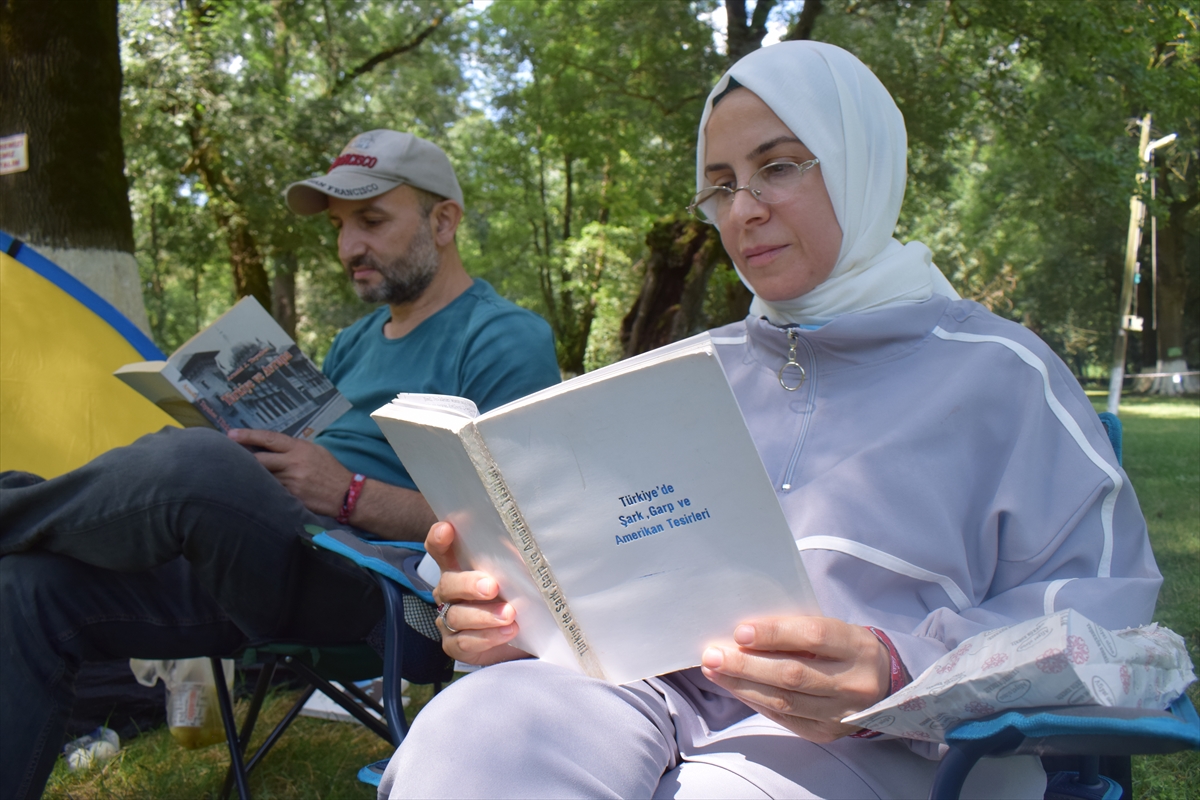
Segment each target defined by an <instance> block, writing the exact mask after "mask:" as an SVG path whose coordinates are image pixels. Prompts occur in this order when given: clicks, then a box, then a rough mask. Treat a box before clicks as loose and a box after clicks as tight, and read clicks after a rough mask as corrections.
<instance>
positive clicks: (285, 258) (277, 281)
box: [271, 250, 300, 339]
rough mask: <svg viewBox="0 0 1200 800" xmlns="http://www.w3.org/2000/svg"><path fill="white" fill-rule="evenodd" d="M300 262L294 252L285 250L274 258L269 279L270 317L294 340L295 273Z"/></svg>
mask: <svg viewBox="0 0 1200 800" xmlns="http://www.w3.org/2000/svg"><path fill="white" fill-rule="evenodd" d="M299 266H300V262H299V259H297V258H296V251H294V250H286V251H284V252H282V253H280V254H279V255H278V256H276V258H275V274H274V276H273V278H272V279H271V316H273V317H275V320H276V321H277V322H278V323H279V327H281V328H283V329H284V330H285V331H287V335H288V336H290V337H292V339H295V338H296V272H297V270H298V269H299Z"/></svg>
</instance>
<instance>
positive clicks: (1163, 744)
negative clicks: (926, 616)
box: [929, 695, 1200, 800]
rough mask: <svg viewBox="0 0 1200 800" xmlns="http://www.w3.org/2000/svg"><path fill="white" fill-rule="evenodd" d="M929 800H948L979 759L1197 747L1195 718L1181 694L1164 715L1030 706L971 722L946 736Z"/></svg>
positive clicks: (1199, 730)
mask: <svg viewBox="0 0 1200 800" xmlns="http://www.w3.org/2000/svg"><path fill="white" fill-rule="evenodd" d="M946 744H947V746H948V747H949V751H948V752H947V753H946V755H945V757H944V758H943V759H942V762H941V764H939V765H938V771H937V775H936V776H935V778H934V783H933V788H932V790H931V791H930V795H929V796H930V798H932V800H953V799H954V798H957V797H958V795H959V792H960V791H961V790H962V786H963V783H964V782H965V781H966V778H967V775H968V774H969V773H970V771H971V769H972V768H973V767H974V766H975V763H976V762H977V761H978V760H979V759H980V758H983V757H984V756H1005V755H1022V754H1034V755H1039V756H1041V755H1097V756H1125V755H1143V754H1156V753H1173V752H1175V751H1177V750H1187V749H1192V750H1196V749H1200V718H1198V717H1197V715H1196V709H1195V707H1193V706H1192V703H1191V701H1190V700H1189V699H1188V697H1187V695H1182V696H1180V697H1179V698H1178V699H1177V700H1176V701H1175V702H1174V703H1172V704H1171V705H1170V707H1168V708H1167V709H1166V710H1164V711H1149V710H1144V709H1131V708H1107V707H1102V706H1069V707H1063V708H1030V709H1022V710H1018V711H1006V712H1003V713H1001V714H996V715H994V716H991V717H987V718H985V719H980V720H972V721H971V722H965V723H963V724H962V725H959V726H958V727H956V728H954V729H953V730H951V731H948V732H947V733H946Z"/></svg>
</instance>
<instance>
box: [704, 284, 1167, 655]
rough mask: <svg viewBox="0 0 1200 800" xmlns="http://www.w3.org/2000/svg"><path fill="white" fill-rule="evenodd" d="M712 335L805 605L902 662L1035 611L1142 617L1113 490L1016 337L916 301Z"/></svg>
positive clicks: (1148, 607) (1012, 329) (984, 319)
mask: <svg viewBox="0 0 1200 800" xmlns="http://www.w3.org/2000/svg"><path fill="white" fill-rule="evenodd" d="M789 330H790V331H791V334H790V335H791V337H792V339H794V341H795V342H796V345H797V346H796V361H797V362H799V364H800V365H801V366H802V367H803V368H804V370H805V373H806V377H805V380H804V382H803V384H801V386H800V387H799V389H797V390H796V391H792V392H789V391H786V390H785V389H784V388H783V387H782V386H781V385H780V380H779V376H778V372H779V369H780V367H782V366H783V365H784V363H785V362H786V361H787V359H788V354H789ZM712 337H713V340H714V342H715V343H716V344H717V353H718V355H719V356H720V358H721V363H722V364H723V366H724V367H725V370H726V372H727V374H728V376H729V379H730V382H731V383H732V385H733V387H734V392H735V394H736V396H737V398H738V402H739V403H740V405H741V408H742V413H743V415H744V416H745V418H746V422H747V424H748V425H749V428H750V432H751V434H752V436H753V437H754V440H755V443H756V444H757V445H758V450H759V453H760V455H761V456H762V459H763V463H764V464H765V465H766V468H767V473H768V475H770V477H771V480H772V481H773V482H774V484H775V489H776V492H777V494H778V496H779V499H780V502H781V503H782V504H783V508H784V512H785V514H786V516H787V518H788V520H789V522H790V524H791V526H792V532H793V533H794V535H795V537H796V544H797V546H798V547H799V548H800V551H801V554H802V557H803V560H804V564H805V566H806V568H807V570H808V573H809V575H810V577H811V578H812V580H813V584H814V586H815V589H816V592H817V597H818V599H819V600H820V603H821V607H822V609H823V610H824V612H825V613H826V614H827V615H829V616H832V617H837V618H839V619H842V620H845V621H847V622H850V623H855V624H871V625H875V626H877V627H879V628H882V629H883V630H885V631H887V633H888V635H889V636H890V637H891V638H892V640H893V642H895V644H896V647H897V650H898V651H899V653H900V655H901V658H902V659H903V661H904V663H905V665H906V666H907V667H908V669H909V671H910V672H911V674H912V675H914V676H916V675H918V674H920V673H921V672H922V671H924V670H925V669H926V667H928V666H929V665H930V664H931V663H933V661H935V660H936V659H937V658H938V657H939V656H941V655H943V654H945V653H947V652H949V650H951V649H953V648H954V647H955V646H956V645H957V644H958V643H959V642H961V641H962V640H964V639H966V638H968V637H970V636H972V635H974V634H976V633H979V632H980V631H983V630H987V629H990V628H996V627H1000V626H1003V625H1007V624H1010V623H1012V622H1014V621H1017V620H1024V619H1030V618H1033V617H1038V616H1042V615H1043V614H1048V613H1050V612H1052V611H1055V610H1061V609H1064V608H1074V609H1077V610H1078V611H1079V612H1080V613H1082V614H1083V615H1084V616H1086V617H1088V618H1089V619H1092V620H1094V621H1095V622H1097V623H1099V624H1101V625H1104V626H1105V627H1108V628H1110V629H1117V628H1124V627H1128V626H1131V625H1139V624H1143V623H1146V622H1148V621H1149V620H1150V616H1151V614H1152V612H1153V611H1154V602H1155V599H1156V597H1157V594H1158V588H1159V584H1160V583H1161V582H1162V578H1161V575H1160V574H1159V572H1158V569H1157V567H1156V565H1155V563H1154V556H1153V555H1152V553H1151V551H1150V542H1149V539H1148V537H1147V534H1146V523H1145V520H1144V519H1143V517H1142V514H1141V511H1140V509H1139V508H1138V502H1137V498H1136V497H1135V495H1134V492H1133V488H1132V487H1131V486H1130V485H1129V479H1128V478H1127V477H1126V475H1125V472H1124V471H1123V470H1122V469H1121V467H1120V466H1118V465H1117V462H1116V457H1115V455H1114V454H1113V450H1112V447H1111V445H1110V443H1109V440H1108V437H1107V435H1106V433H1105V431H1104V428H1103V426H1102V424H1101V423H1100V421H1099V419H1098V417H1097V416H1096V413H1095V411H1094V410H1093V409H1092V406H1091V404H1090V403H1089V402H1088V399H1087V397H1086V396H1085V395H1084V393H1083V391H1082V389H1081V388H1080V386H1079V384H1078V382H1077V381H1076V380H1075V378H1074V377H1073V376H1072V375H1071V373H1070V372H1069V371H1068V369H1067V367H1066V365H1064V364H1063V363H1062V361H1061V360H1059V358H1058V357H1057V356H1055V355H1054V353H1053V352H1052V351H1051V350H1050V348H1049V347H1047V346H1046V344H1045V343H1044V342H1042V340H1041V339H1039V338H1038V337H1037V336H1036V335H1034V334H1033V333H1032V332H1030V331H1028V330H1026V329H1025V328H1023V327H1021V326H1020V325H1017V324H1015V323H1013V322H1009V321H1007V320H1004V319H1002V318H1000V317H997V316H996V315H994V314H992V313H990V312H989V311H987V310H986V309H984V308H983V307H982V306H980V305H978V304H976V303H973V302H970V301H965V300H958V301H951V300H948V299H947V298H945V297H934V298H932V299H930V300H927V301H925V302H922V303H916V304H903V305H893V306H889V307H885V308H882V309H878V310H871V311H863V312H858V313H854V314H847V315H844V316H841V317H838V318H836V319H834V320H833V321H832V322H829V323H828V324H826V325H824V326H823V327H821V328H820V329H818V330H815V331H806V330H800V329H781V328H777V327H775V326H773V325H771V324H770V323H768V322H767V321H766V320H763V319H747V320H745V321H744V322H739V323H735V324H733V325H729V326H726V327H724V328H720V329H717V330H715V331H712ZM785 378H786V379H787V381H788V383H789V385H794V384H795V383H796V381H797V380H798V378H799V371H798V370H795V369H794V368H791V369H789V370H788V371H787V373H786V374H785Z"/></svg>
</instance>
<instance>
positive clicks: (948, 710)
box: [842, 610, 1196, 742]
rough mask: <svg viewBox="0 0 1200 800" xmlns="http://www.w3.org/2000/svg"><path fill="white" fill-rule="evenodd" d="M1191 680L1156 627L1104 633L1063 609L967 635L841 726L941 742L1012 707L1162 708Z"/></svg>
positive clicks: (1174, 641) (1181, 650)
mask: <svg viewBox="0 0 1200 800" xmlns="http://www.w3.org/2000/svg"><path fill="white" fill-rule="evenodd" d="M1195 680H1196V674H1195V672H1194V671H1193V669H1192V661H1191V659H1190V658H1189V657H1188V652H1187V646H1186V645H1185V644H1184V642H1183V639H1182V638H1180V637H1179V635H1178V634H1176V633H1174V632H1173V631H1170V630H1168V629H1166V628H1160V627H1158V625H1157V624H1154V625H1147V626H1144V627H1141V628H1129V629H1127V630H1123V631H1116V632H1113V631H1109V630H1107V629H1105V628H1102V627H1100V626H1099V625H1097V624H1096V623H1094V622H1092V621H1090V620H1088V619H1087V618H1086V617H1084V616H1083V615H1081V614H1079V613H1077V612H1075V611H1071V610H1067V611H1060V612H1058V613H1056V614H1051V615H1050V616H1047V617H1041V618H1039V619H1034V620H1030V621H1028V622H1021V623H1018V624H1016V625H1010V626H1009V627H1007V628H997V629H996V630H991V631H985V632H983V633H981V634H979V635H978V636H972V637H971V638H970V639H968V640H966V641H965V642H963V643H962V644H961V645H959V646H958V647H957V648H955V649H954V651H953V652H950V653H947V654H946V655H944V656H942V657H941V658H940V659H938V660H937V661H936V662H935V663H934V664H933V665H932V666H930V667H929V669H927V670H925V672H923V673H922V674H921V675H920V677H918V678H917V679H916V680H914V681H913V682H912V683H910V684H909V685H908V686H906V687H904V688H903V689H901V690H900V691H898V692H896V693H895V694H893V695H892V696H891V697H888V698H886V699H885V700H883V701H881V702H879V703H876V704H875V705H873V706H871V707H870V708H868V709H866V710H865V711H860V712H859V713H857V714H852V715H851V716H849V717H846V718H845V719H844V720H842V721H843V722H845V723H847V724H852V725H858V726H861V727H863V728H869V729H871V730H875V731H882V732H884V733H890V734H893V735H895V736H900V737H903V738H906V739H921V740H924V741H932V742H944V741H945V732H946V730H948V729H950V728H953V727H954V726H955V725H957V724H959V723H960V722H964V721H966V720H970V719H979V718H981V717H987V716H990V715H992V714H996V713H998V712H1001V711H1006V710H1008V709H1013V708H1037V707H1045V706H1076V705H1098V706H1119V707H1123V708H1152V709H1163V708H1166V706H1168V705H1169V704H1170V703H1171V702H1172V701H1174V700H1175V699H1176V698H1177V697H1179V695H1181V694H1183V691H1184V689H1185V688H1186V687H1187V686H1188V684H1190V683H1192V682H1193V681H1195Z"/></svg>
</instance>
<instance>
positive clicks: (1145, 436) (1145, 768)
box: [1089, 392, 1200, 800]
mask: <svg viewBox="0 0 1200 800" xmlns="http://www.w3.org/2000/svg"><path fill="white" fill-rule="evenodd" d="M1089 394H1090V395H1091V399H1092V403H1093V405H1095V406H1096V410H1097V411H1103V410H1104V405H1105V403H1106V402H1107V399H1108V395H1107V393H1099V394H1094V393H1091V392H1089ZM1120 417H1121V423H1122V426H1123V428H1124V433H1125V436H1124V440H1123V445H1124V447H1123V450H1124V452H1123V454H1122V455H1123V456H1124V462H1125V463H1124V466H1125V471H1126V472H1127V473H1128V474H1129V479H1130V482H1131V483H1132V484H1133V488H1134V491H1136V492H1137V496H1138V500H1139V501H1140V502H1141V504H1142V513H1144V514H1145V515H1146V524H1147V525H1148V526H1149V528H1150V541H1151V543H1152V544H1153V546H1154V556H1155V558H1156V559H1157V560H1158V568H1159V569H1160V570H1162V573H1163V588H1162V592H1161V593H1160V594H1159V596H1158V609H1157V611H1156V612H1155V614H1154V619H1155V620H1156V621H1157V622H1159V623H1161V624H1162V625H1165V626H1166V627H1168V628H1170V629H1171V630H1173V631H1175V632H1176V633H1178V634H1179V635H1180V636H1182V637H1183V638H1184V639H1185V640H1186V641H1187V643H1188V649H1189V651H1190V652H1191V656H1192V663H1193V664H1200V400H1198V399H1196V398H1178V399H1177V398H1171V399H1167V398H1154V397H1137V396H1128V395H1125V396H1122V398H1121V413H1120ZM1188 695H1189V696H1190V697H1191V699H1192V703H1193V704H1194V705H1195V706H1197V707H1200V683H1196V684H1192V687H1191V690H1190V691H1189V692H1188ZM1133 781H1134V794H1135V795H1136V796H1137V797H1138V798H1139V800H1141V798H1173V799H1174V798H1178V800H1186V798H1194V797H1196V796H1197V795H1198V790H1197V788H1196V787H1200V753H1197V752H1188V753H1176V754H1173V755H1166V756H1153V757H1150V756H1145V757H1139V758H1135V759H1134V760H1133Z"/></svg>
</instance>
